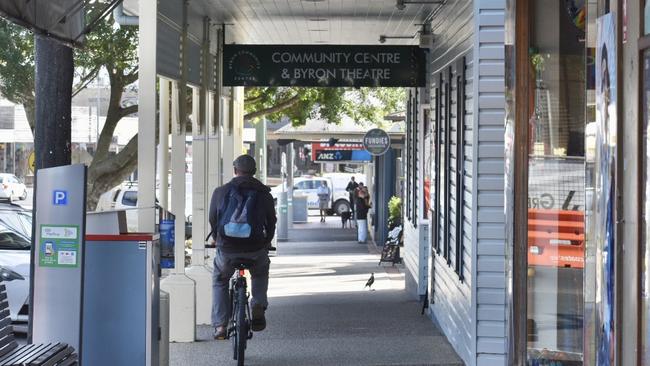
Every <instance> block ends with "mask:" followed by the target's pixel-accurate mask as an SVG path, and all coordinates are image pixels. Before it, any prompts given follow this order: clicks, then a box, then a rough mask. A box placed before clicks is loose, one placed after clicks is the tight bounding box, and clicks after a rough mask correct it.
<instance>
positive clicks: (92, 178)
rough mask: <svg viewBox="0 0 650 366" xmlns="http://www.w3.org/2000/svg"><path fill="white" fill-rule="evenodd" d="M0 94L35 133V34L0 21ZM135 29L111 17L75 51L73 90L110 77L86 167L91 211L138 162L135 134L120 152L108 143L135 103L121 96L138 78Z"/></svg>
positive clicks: (95, 6)
mask: <svg viewBox="0 0 650 366" xmlns="http://www.w3.org/2000/svg"><path fill="white" fill-rule="evenodd" d="M103 6H105V4H103V3H101V2H94V3H93V4H92V5H91V6H90V7H89V8H88V9H87V10H88V15H89V16H90V17H93V16H94V15H95V14H97V13H98V12H99V11H101V9H102V7H103ZM0 44H2V45H3V46H4V47H2V48H0V93H1V94H2V95H3V96H4V97H5V98H7V99H8V100H10V101H11V102H13V103H16V104H22V105H23V107H24V108H25V113H26V115H27V120H28V122H29V125H30V127H31V128H32V131H34V124H35V120H34V112H35V109H34V108H35V103H34V98H35V95H34V80H35V76H34V75H35V68H34V37H33V35H32V34H31V33H30V32H28V31H26V30H24V29H23V28H21V27H18V26H16V25H13V24H11V23H9V22H8V21H5V20H2V19H0ZM137 48H138V30H137V28H135V27H118V26H116V25H115V23H114V22H113V19H112V17H108V18H106V19H104V20H102V21H101V22H99V23H98V25H97V27H96V28H95V29H93V31H92V32H91V33H89V34H88V35H87V36H86V44H85V46H84V47H83V48H80V49H76V50H75V54H74V58H75V78H74V80H75V85H74V87H73V94H74V95H76V94H77V93H79V92H80V91H81V90H83V89H84V88H86V87H87V86H88V85H90V84H91V83H92V82H93V81H94V80H95V78H96V77H97V75H98V74H99V73H100V72H103V73H105V74H106V75H108V78H109V81H110V86H111V91H110V98H109V105H108V111H107V114H106V122H105V124H104V127H103V129H102V131H101V133H100V135H99V140H98V142H97V147H96V149H95V155H94V156H93V160H92V162H91V163H90V166H89V167H88V207H89V209H94V208H95V206H96V203H97V201H98V199H99V196H100V195H101V194H102V193H104V192H106V191H107V190H109V189H110V188H112V187H114V186H115V185H117V184H119V183H121V182H122V181H123V180H124V179H125V178H126V177H128V175H129V174H131V173H132V172H133V170H134V169H135V168H136V165H137V141H138V139H137V135H136V136H135V137H133V138H132V139H131V141H129V143H128V144H127V145H126V146H125V147H124V148H123V149H122V150H121V151H120V152H119V153H118V154H112V153H111V152H110V151H109V150H110V145H111V142H112V140H113V134H114V133H115V129H116V127H117V125H118V123H119V122H120V120H122V118H123V117H126V116H128V115H131V114H133V113H136V112H137V110H138V106H137V105H131V106H123V105H122V95H123V93H124V90H125V88H126V87H128V86H129V85H131V84H133V83H135V82H136V81H137V80H138V69H137V65H138V62H137Z"/></svg>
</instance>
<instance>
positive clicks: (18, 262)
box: [0, 203, 32, 333]
mask: <svg viewBox="0 0 650 366" xmlns="http://www.w3.org/2000/svg"><path fill="white" fill-rule="evenodd" d="M31 235H32V215H31V212H30V211H29V210H26V209H24V208H22V207H20V206H17V205H13V204H6V203H3V204H0V278H1V279H2V283H3V284H4V285H5V286H6V288H7V298H8V301H9V316H10V317H11V320H12V321H13V322H14V330H15V331H16V332H19V333H26V332H27V320H28V316H29V315H28V314H29V308H28V307H29V267H30V266H29V264H30V248H31Z"/></svg>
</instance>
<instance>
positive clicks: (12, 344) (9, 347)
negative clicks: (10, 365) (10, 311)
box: [0, 333, 18, 360]
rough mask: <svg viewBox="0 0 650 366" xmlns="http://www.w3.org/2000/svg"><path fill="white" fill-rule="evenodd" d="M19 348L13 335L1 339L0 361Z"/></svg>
mask: <svg viewBox="0 0 650 366" xmlns="http://www.w3.org/2000/svg"><path fill="white" fill-rule="evenodd" d="M16 348H18V344H17V343H16V341H15V340H14V335H13V333H11V334H7V335H5V336H4V337H2V339H0V360H1V359H2V358H3V357H5V356H6V355H8V354H11V353H13V352H14V350H15V349H16Z"/></svg>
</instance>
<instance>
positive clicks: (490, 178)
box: [473, 0, 506, 366]
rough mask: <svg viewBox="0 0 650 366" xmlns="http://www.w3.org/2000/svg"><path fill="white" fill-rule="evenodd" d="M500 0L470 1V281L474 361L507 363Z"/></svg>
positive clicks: (502, 18)
mask: <svg viewBox="0 0 650 366" xmlns="http://www.w3.org/2000/svg"><path fill="white" fill-rule="evenodd" d="M505 6H506V4H505V0H481V1H477V2H476V3H475V10H474V12H475V14H474V19H475V26H476V29H477V30H478V31H477V33H476V35H475V38H474V39H475V41H474V42H475V43H476V45H477V52H476V53H475V55H474V63H475V64H476V65H477V66H478V70H479V72H478V74H477V78H478V82H477V83H476V85H475V88H474V94H475V95H476V96H477V100H478V103H476V105H475V106H474V108H475V109H474V110H475V114H476V115H478V116H479V118H478V130H479V131H480V133H478V134H476V135H475V136H474V141H475V144H476V145H477V146H478V157H477V162H478V164H477V167H476V168H475V172H476V175H477V177H478V179H477V180H476V182H475V188H474V191H475V192H476V200H475V204H476V205H477V207H478V210H477V212H476V215H475V221H476V228H475V231H474V235H475V237H476V241H475V244H474V245H475V247H476V250H475V252H474V258H473V260H474V261H475V263H477V265H476V266H474V267H475V268H474V269H473V276H474V277H475V278H476V279H477V281H476V286H475V289H474V290H475V295H476V296H474V299H475V302H474V304H473V308H474V309H475V313H476V314H475V316H476V317H477V326H476V330H475V331H476V364H477V365H481V366H483V365H499V366H501V365H505V364H506V357H505V354H506V346H505V344H506V342H505V340H506V338H505V336H506V328H505V327H506V325H505V314H506V309H505V298H506V294H505V287H506V283H505V268H506V267H505V215H504V207H503V202H504V186H503V185H504V160H503V157H504V121H505V52H504V40H505V34H504V33H505V27H504V23H505Z"/></svg>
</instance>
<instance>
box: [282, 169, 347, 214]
mask: <svg viewBox="0 0 650 366" xmlns="http://www.w3.org/2000/svg"><path fill="white" fill-rule="evenodd" d="M324 182H327V186H328V187H329V188H330V191H331V192H332V197H331V200H330V204H329V209H330V211H332V212H333V213H335V214H337V215H340V214H341V213H342V212H346V211H350V201H349V199H348V193H347V192H346V191H345V187H343V190H340V189H337V187H335V186H334V184H333V181H332V179H330V178H328V177H310V176H306V177H298V178H294V180H293V194H294V196H298V195H306V196H307V208H309V209H318V208H319V205H318V194H317V191H318V188H319V187H320V186H321V185H323V183H324ZM346 184H347V183H346ZM285 189H286V187H285ZM280 192H282V185H277V186H275V187H273V188H271V195H272V196H273V199H277V197H278V195H279V194H280Z"/></svg>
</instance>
